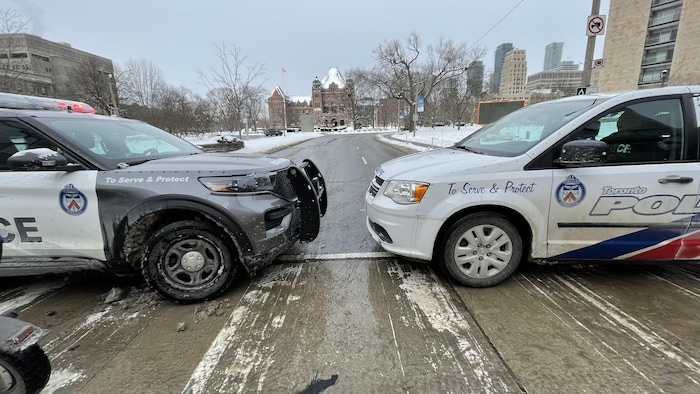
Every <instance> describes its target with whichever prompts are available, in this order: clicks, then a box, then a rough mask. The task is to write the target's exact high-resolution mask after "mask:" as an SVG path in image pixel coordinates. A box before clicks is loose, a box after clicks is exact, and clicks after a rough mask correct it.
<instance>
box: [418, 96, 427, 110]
mask: <svg viewBox="0 0 700 394" xmlns="http://www.w3.org/2000/svg"><path fill="white" fill-rule="evenodd" d="M424 109H425V100H423V96H418V105H417V109H416V112H423V110H424Z"/></svg>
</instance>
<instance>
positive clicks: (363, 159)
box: [360, 156, 367, 165]
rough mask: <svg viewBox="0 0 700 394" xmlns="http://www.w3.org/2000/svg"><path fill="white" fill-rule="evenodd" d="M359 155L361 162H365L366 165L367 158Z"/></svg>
mask: <svg viewBox="0 0 700 394" xmlns="http://www.w3.org/2000/svg"><path fill="white" fill-rule="evenodd" d="M360 157H361V158H362V162H363V163H365V165H367V160H365V157H364V156H360Z"/></svg>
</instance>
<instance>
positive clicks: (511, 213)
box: [433, 205, 532, 261]
mask: <svg viewBox="0 0 700 394" xmlns="http://www.w3.org/2000/svg"><path fill="white" fill-rule="evenodd" d="M488 212H492V213H499V214H501V215H503V216H505V217H506V218H507V219H508V220H510V221H511V222H512V223H513V225H514V226H515V227H516V228H517V229H518V232H520V236H521V237H522V239H523V257H524V258H527V259H528V260H529V256H530V247H531V245H532V229H531V228H530V225H529V224H528V222H527V220H525V218H524V217H523V216H522V215H521V214H520V213H518V212H517V211H515V210H513V209H510V208H506V207H502V206H497V205H485V206H484V205H482V206H478V207H469V208H467V209H464V210H461V211H459V212H456V213H455V214H454V215H452V216H451V217H450V218H449V219H447V220H446V221H445V223H443V224H442V227H441V228H440V232H439V233H438V235H437V237H436V238H435V245H434V246H433V261H437V259H440V258H441V257H440V253H441V252H442V249H441V248H440V245H442V244H443V243H444V242H445V237H446V236H447V229H449V228H450V227H451V226H452V225H453V224H454V223H455V222H457V221H458V220H460V219H462V218H463V217H465V216H467V215H469V214H472V213H488Z"/></svg>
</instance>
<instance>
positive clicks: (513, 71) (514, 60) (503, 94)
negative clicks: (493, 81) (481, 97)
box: [498, 49, 528, 100]
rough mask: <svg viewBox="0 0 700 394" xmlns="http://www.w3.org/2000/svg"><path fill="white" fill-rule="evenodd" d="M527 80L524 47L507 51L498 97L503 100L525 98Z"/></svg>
mask: <svg viewBox="0 0 700 394" xmlns="http://www.w3.org/2000/svg"><path fill="white" fill-rule="evenodd" d="M526 82H527V59H526V56H525V50H524V49H513V50H512V51H510V52H508V53H506V57H505V60H504V62H503V71H502V72H501V84H500V88H499V89H498V98H499V99H501V100H524V99H527V98H528V97H527V96H528V95H527V92H526V91H525V84H526Z"/></svg>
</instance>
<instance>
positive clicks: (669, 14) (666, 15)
mask: <svg viewBox="0 0 700 394" xmlns="http://www.w3.org/2000/svg"><path fill="white" fill-rule="evenodd" d="M679 19H681V9H680V8H668V9H665V10H661V11H657V12H654V13H653V14H652V16H651V23H650V24H649V25H650V26H656V25H661V24H664V23H669V22H676V21H678V20H679Z"/></svg>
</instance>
